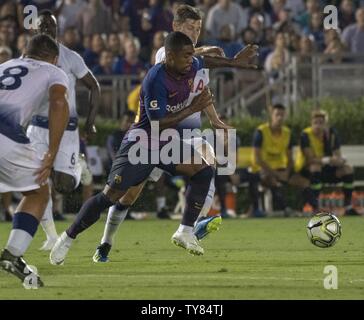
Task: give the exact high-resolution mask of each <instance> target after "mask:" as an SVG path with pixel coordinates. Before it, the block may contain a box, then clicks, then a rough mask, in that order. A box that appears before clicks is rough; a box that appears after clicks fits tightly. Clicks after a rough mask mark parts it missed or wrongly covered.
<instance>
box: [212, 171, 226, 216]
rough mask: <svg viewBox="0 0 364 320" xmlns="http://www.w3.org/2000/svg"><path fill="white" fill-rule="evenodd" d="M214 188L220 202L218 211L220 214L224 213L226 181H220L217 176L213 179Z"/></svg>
mask: <svg viewBox="0 0 364 320" xmlns="http://www.w3.org/2000/svg"><path fill="white" fill-rule="evenodd" d="M215 188H216V194H217V196H218V198H219V202H220V210H221V212H224V211H226V199H225V198H226V179H224V178H222V179H221V177H220V176H218V175H217V176H216V177H215Z"/></svg>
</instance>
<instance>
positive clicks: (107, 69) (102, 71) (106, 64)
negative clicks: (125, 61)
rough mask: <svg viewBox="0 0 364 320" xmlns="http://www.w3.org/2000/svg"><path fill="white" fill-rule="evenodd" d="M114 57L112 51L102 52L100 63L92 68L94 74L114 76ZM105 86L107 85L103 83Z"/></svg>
mask: <svg viewBox="0 0 364 320" xmlns="http://www.w3.org/2000/svg"><path fill="white" fill-rule="evenodd" d="M113 63H114V56H113V54H112V52H111V50H109V49H106V50H103V51H101V54H100V59H99V63H98V64H97V65H96V66H95V67H93V68H92V72H93V73H94V74H95V75H112V74H113V69H112V66H113ZM102 84H105V83H102Z"/></svg>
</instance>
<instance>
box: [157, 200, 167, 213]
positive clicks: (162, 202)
mask: <svg viewBox="0 0 364 320" xmlns="http://www.w3.org/2000/svg"><path fill="white" fill-rule="evenodd" d="M156 200H157V211H161V210H162V209H163V208H164V207H165V206H166V203H167V201H166V197H157V199H156Z"/></svg>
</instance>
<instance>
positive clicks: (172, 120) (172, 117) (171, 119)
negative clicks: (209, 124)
mask: <svg viewBox="0 0 364 320" xmlns="http://www.w3.org/2000/svg"><path fill="white" fill-rule="evenodd" d="M193 113H194V111H193V110H192V109H191V108H185V109H182V110H181V111H179V112H176V113H170V114H169V115H167V116H166V117H164V118H163V119H160V120H159V129H160V130H163V129H167V128H173V127H175V126H176V125H177V124H178V123H179V122H180V121H182V120H183V119H185V118H187V117H189V116H190V115H191V114H193Z"/></svg>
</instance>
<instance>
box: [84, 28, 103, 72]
mask: <svg viewBox="0 0 364 320" xmlns="http://www.w3.org/2000/svg"><path fill="white" fill-rule="evenodd" d="M104 49H105V42H104V39H103V38H102V36H101V35H100V34H98V33H96V34H94V35H92V39H91V48H90V49H86V50H85V52H84V54H83V59H84V60H85V63H86V64H87V66H88V67H89V68H90V69H92V68H93V67H94V66H96V65H97V63H98V62H99V57H100V54H101V52H102V50H104Z"/></svg>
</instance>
